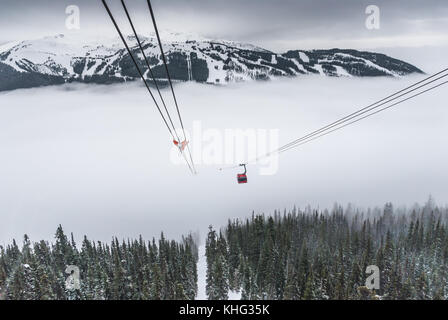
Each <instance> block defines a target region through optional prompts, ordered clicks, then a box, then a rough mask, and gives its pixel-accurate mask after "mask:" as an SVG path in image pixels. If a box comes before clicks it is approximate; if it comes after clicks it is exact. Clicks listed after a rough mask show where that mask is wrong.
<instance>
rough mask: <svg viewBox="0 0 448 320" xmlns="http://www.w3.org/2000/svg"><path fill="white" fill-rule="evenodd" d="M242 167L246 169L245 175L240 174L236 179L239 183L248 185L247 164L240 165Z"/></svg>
mask: <svg viewBox="0 0 448 320" xmlns="http://www.w3.org/2000/svg"><path fill="white" fill-rule="evenodd" d="M240 166H242V167H244V172H243V173H238V174H237V175H236V179H237V181H238V183H247V175H246V172H247V170H246V165H245V164H240Z"/></svg>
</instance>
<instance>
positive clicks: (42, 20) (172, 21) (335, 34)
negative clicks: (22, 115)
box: [0, 0, 448, 51]
mask: <svg viewBox="0 0 448 320" xmlns="http://www.w3.org/2000/svg"><path fill="white" fill-rule="evenodd" d="M108 2H109V4H110V5H111V7H112V8H113V11H114V12H115V13H116V14H117V16H118V17H119V15H120V11H121V10H120V9H121V8H120V2H119V0H109V1H108ZM127 4H128V6H129V7H130V11H131V13H132V15H133V16H134V17H135V19H136V23H137V27H138V29H139V30H140V32H142V33H145V32H147V31H148V32H149V31H151V29H150V25H149V23H148V22H149V21H148V9H147V6H146V1H144V0H127ZM68 5H78V6H79V8H80V12H81V30H80V31H77V32H82V33H95V34H102V33H107V32H114V30H113V28H112V25H111V23H110V21H109V18H108V17H107V15H106V12H105V11H104V9H103V6H102V4H101V1H100V0H58V1H55V0H33V1H29V0H1V10H0V29H1V30H2V32H1V33H0V43H2V42H6V41H10V40H17V39H24V38H34V37H40V36H42V35H49V34H54V33H66V32H67V30H66V29H65V19H66V14H65V8H66V7H67V6H68ZM368 5H377V6H378V7H379V8H380V29H379V30H368V29H367V28H366V27H365V20H366V18H367V15H366V13H365V10H366V7H367V6H368ZM153 6H154V10H155V12H156V16H157V17H158V22H159V25H160V27H161V28H162V29H170V30H173V31H186V32H193V33H199V34H201V35H203V36H206V37H211V38H226V39H229V40H240V41H246V42H251V43H253V44H257V45H260V46H263V47H265V48H268V49H271V50H274V51H282V50H286V49H290V48H292V49H295V48H301V49H307V48H326V47H351V48H361V49H371V48H390V47H421V46H441V45H447V44H448V35H447V33H446V30H448V1H446V0H427V1H421V0H394V1H391V0H369V1H364V0H337V1H336V0H280V1H279V0H225V1H224V0H153ZM119 20H120V21H122V20H121V19H119ZM123 22H124V21H123Z"/></svg>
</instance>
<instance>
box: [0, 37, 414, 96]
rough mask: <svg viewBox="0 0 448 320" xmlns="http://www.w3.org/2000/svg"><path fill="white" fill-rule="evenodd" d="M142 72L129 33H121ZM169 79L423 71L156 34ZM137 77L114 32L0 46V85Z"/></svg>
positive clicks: (331, 54)
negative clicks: (86, 37) (161, 45)
mask: <svg viewBox="0 0 448 320" xmlns="http://www.w3.org/2000/svg"><path fill="white" fill-rule="evenodd" d="M126 38H127V40H128V42H129V44H130V48H131V50H132V52H133V54H134V56H135V57H136V58H137V62H138V64H139V66H140V67H141V69H142V70H144V72H145V76H147V73H148V72H147V70H146V64H145V62H144V59H143V56H142V54H141V52H140V51H139V48H138V46H137V43H136V41H135V37H134V36H127V37H126ZM162 41H163V42H164V43H163V47H164V51H165V53H166V56H167V58H168V68H169V71H170V75H171V78H172V79H173V80H175V81H197V82H203V83H210V84H225V83H229V82H239V81H250V80H269V79H273V78H275V77H295V76H299V75H307V74H316V75H322V76H332V77H341V76H345V77H377V76H390V77H401V76H406V75H409V74H413V73H423V71H421V70H420V69H419V68H417V67H415V66H413V65H411V64H409V63H406V62H404V61H401V60H398V59H394V58H392V57H389V56H387V55H385V54H381V53H375V52H368V51H358V50H354V49H339V48H334V49H314V50H298V49H296V50H289V51H287V52H285V53H275V52H272V51H270V50H266V49H264V48H261V47H257V46H253V45H251V44H246V43H240V42H235V41H228V40H212V39H205V38H200V40H197V38H194V36H189V35H184V34H180V33H171V34H164V35H163V36H162ZM141 42H142V45H143V48H144V50H145V54H146V55H147V57H148V59H149V63H150V65H151V69H152V71H153V73H154V75H155V77H156V78H157V81H158V82H160V83H162V84H163V83H165V82H166V78H167V77H166V72H165V69H164V66H163V64H162V60H161V58H160V52H159V48H158V43H157V40H156V39H155V37H153V36H149V37H143V36H142V37H141ZM138 77H139V75H138V73H137V70H136V68H135V66H134V65H133V63H132V60H131V59H130V56H129V54H128V52H127V51H126V49H125V48H124V47H123V45H122V43H121V41H120V39H119V38H110V39H107V38H105V37H103V38H98V39H95V40H90V39H84V38H78V39H76V38H74V37H71V36H66V35H64V34H58V35H55V36H47V37H44V38H41V39H36V40H25V41H14V42H12V43H7V44H3V45H2V46H0V91H4V90H13V89H18V88H30V87H37V86H45V85H53V84H62V83H66V82H83V83H101V84H109V83H117V82H124V81H130V80H135V79H137V78H138Z"/></svg>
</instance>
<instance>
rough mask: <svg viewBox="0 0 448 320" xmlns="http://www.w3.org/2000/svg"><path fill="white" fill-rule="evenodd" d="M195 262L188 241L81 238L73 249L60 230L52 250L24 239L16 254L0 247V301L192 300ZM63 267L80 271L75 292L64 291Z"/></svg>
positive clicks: (13, 249) (10, 248) (14, 247)
mask: <svg viewBox="0 0 448 320" xmlns="http://www.w3.org/2000/svg"><path fill="white" fill-rule="evenodd" d="M197 259H198V256H197V247H196V244H195V243H194V241H193V239H192V236H191V235H190V236H188V237H186V238H184V240H183V241H182V242H181V243H179V242H175V241H168V240H166V239H165V238H164V236H163V234H162V235H161V238H160V240H159V241H158V242H156V241H155V240H154V239H153V240H152V241H151V242H146V241H144V240H143V239H142V238H141V237H140V239H138V240H132V241H131V240H128V241H123V242H121V243H120V242H119V241H118V239H117V238H115V239H113V241H112V242H111V243H110V244H106V243H101V242H96V243H95V242H93V241H90V240H89V239H87V238H86V237H84V240H83V241H82V244H81V247H80V249H78V246H77V245H76V243H75V241H74V240H73V234H72V236H71V240H69V239H68V237H67V236H66V235H65V234H64V231H63V230H62V227H61V226H59V227H58V229H57V231H56V235H55V243H54V244H50V243H48V242H46V241H40V242H37V243H34V244H32V243H31V241H30V239H29V238H28V236H26V235H25V237H24V241H23V247H22V248H21V249H20V248H19V246H18V245H17V243H16V242H15V241H14V242H13V244H12V245H8V246H7V247H6V248H3V247H0V299H14V300H16V299H19V300H24V299H26V300H32V299H58V300H60V299H62V300H65V299H101V300H103V299H114V300H115V299H194V297H195V296H196V292H197V269H196V265H197ZM68 265H76V266H78V267H79V271H80V272H79V275H80V279H79V282H78V283H79V284H80V288H79V289H76V288H74V287H73V286H72V287H70V286H67V285H66V279H67V277H69V276H70V274H66V273H65V271H66V267H67V266H68ZM69 284H70V283H69Z"/></svg>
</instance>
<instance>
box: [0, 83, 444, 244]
mask: <svg viewBox="0 0 448 320" xmlns="http://www.w3.org/2000/svg"><path fill="white" fill-rule="evenodd" d="M415 80H416V79H415V78H406V79H401V80H394V79H327V78H320V77H301V78H298V79H294V80H279V81H272V82H266V83H264V82H258V83H246V84H239V85H230V86H227V87H214V86H208V85H199V84H192V83H188V84H181V85H177V86H176V90H177V95H178V98H179V101H180V102H181V109H182V113H183V115H184V121H185V124H186V127H187V129H189V128H190V127H191V125H192V123H193V121H195V120H199V121H201V123H202V126H203V128H206V129H207V128H214V129H218V130H224V129H226V128H242V129H245V128H261V129H280V136H279V138H280V142H281V143H286V142H289V141H290V140H291V139H294V138H297V137H299V136H302V135H304V134H306V133H308V132H309V131H310V130H313V129H316V128H318V127H320V126H322V125H324V124H327V123H329V122H330V121H332V120H334V119H337V118H339V117H341V116H343V115H345V114H347V113H349V112H352V111H354V110H356V109H358V108H359V107H361V106H364V105H366V104H368V103H370V102H372V101H374V100H376V99H378V98H382V97H383V96H385V95H387V94H389V93H391V92H394V91H395V90H398V89H400V88H403V87H405V86H406V85H408V84H409V83H411V82H413V81H415ZM164 94H166V95H168V92H164ZM447 98H448V93H447V91H446V90H444V89H441V90H437V91H434V92H433V93H430V94H429V95H427V96H422V97H419V98H417V99H414V100H412V101H409V102H407V103H406V104H403V105H401V106H399V107H397V108H396V109H392V110H389V111H387V112H385V113H382V114H380V115H378V116H375V117H373V118H371V119H369V120H366V121H363V122H361V123H359V124H357V125H354V126H352V127H349V128H347V129H345V130H343V131H340V132H338V133H335V134H333V135H330V136H328V137H325V138H323V139H321V140H317V141H315V142H314V143H312V144H309V145H305V146H303V147H300V148H297V149H294V150H291V151H288V152H286V153H284V154H283V155H282V156H281V158H280V162H279V172H278V173H277V174H276V175H273V176H260V175H258V174H257V171H258V170H257V168H256V167H253V166H249V167H248V177H249V183H248V184H247V185H238V184H237V183H236V174H237V173H238V172H239V171H240V170H239V169H236V170H228V171H223V172H220V171H218V170H217V167H216V166H205V165H200V166H198V170H199V175H197V176H192V175H191V174H190V173H189V172H188V170H187V168H186V167H185V166H174V165H173V164H172V163H171V162H170V158H169V155H170V152H169V151H170V148H171V145H172V143H171V141H170V138H169V136H168V134H167V131H166V128H164V126H163V124H162V122H161V119H160V118H159V116H158V114H157V111H156V110H155V108H154V106H153V104H152V103H151V102H150V101H149V99H148V96H147V93H146V92H145V90H144V88H143V87H142V86H141V85H140V84H138V83H131V84H124V85H113V86H75V85H69V86H62V87H48V88H38V89H30V90H17V91H13V92H7V93H0V127H1V128H2V130H1V133H0V146H1V147H0V176H1V177H2V178H1V182H0V216H1V219H2V223H1V224H0V235H1V238H0V243H7V242H10V240H11V238H13V237H14V238H18V239H20V238H21V236H22V235H23V234H24V233H28V234H29V235H30V237H31V238H32V239H34V240H36V239H40V238H45V239H49V238H51V236H52V235H53V233H54V230H55V228H56V226H57V225H58V224H60V223H61V224H63V226H64V227H65V228H66V229H67V230H70V231H73V232H74V233H75V234H76V235H78V236H80V235H82V234H87V235H88V236H89V237H91V238H95V239H98V240H109V239H110V237H112V236H113V235H117V236H119V237H136V236H138V235H139V234H142V235H143V236H144V237H145V238H149V237H152V236H157V235H158V234H159V232H160V231H161V230H164V231H165V232H166V233H167V235H168V236H169V237H179V234H182V233H186V232H188V231H190V230H192V231H196V230H198V229H199V230H201V231H204V230H206V228H207V226H208V225H209V224H214V225H215V226H221V225H223V224H225V223H226V221H227V219H228V218H232V217H246V216H249V215H250V214H251V212H252V211H253V210H254V211H255V212H257V213H258V212H264V213H272V212H273V210H275V209H280V210H283V209H284V208H291V207H292V206H294V205H297V206H300V207H304V206H306V205H307V204H311V205H313V206H320V207H321V208H323V207H330V208H331V207H332V205H333V203H334V202H336V201H337V202H340V203H343V204H346V203H348V202H352V203H355V204H356V205H360V206H375V205H380V206H381V205H382V204H384V203H385V202H386V201H392V202H394V203H395V204H396V205H409V206H410V205H412V204H413V203H414V202H417V201H418V202H424V201H425V200H426V198H427V196H428V195H429V194H432V195H433V196H434V197H435V199H436V200H437V201H438V202H439V203H441V204H446V203H448V198H447V197H446V181H447V179H448V171H447V170H446V163H448V151H447V148H446V147H445V146H446V145H447V143H448V132H447V126H446V123H447V121H448V111H447V109H446V103H445V102H444V101H446V99H447ZM192 143H193V144H194V143H195V142H194V141H193V142H192Z"/></svg>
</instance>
